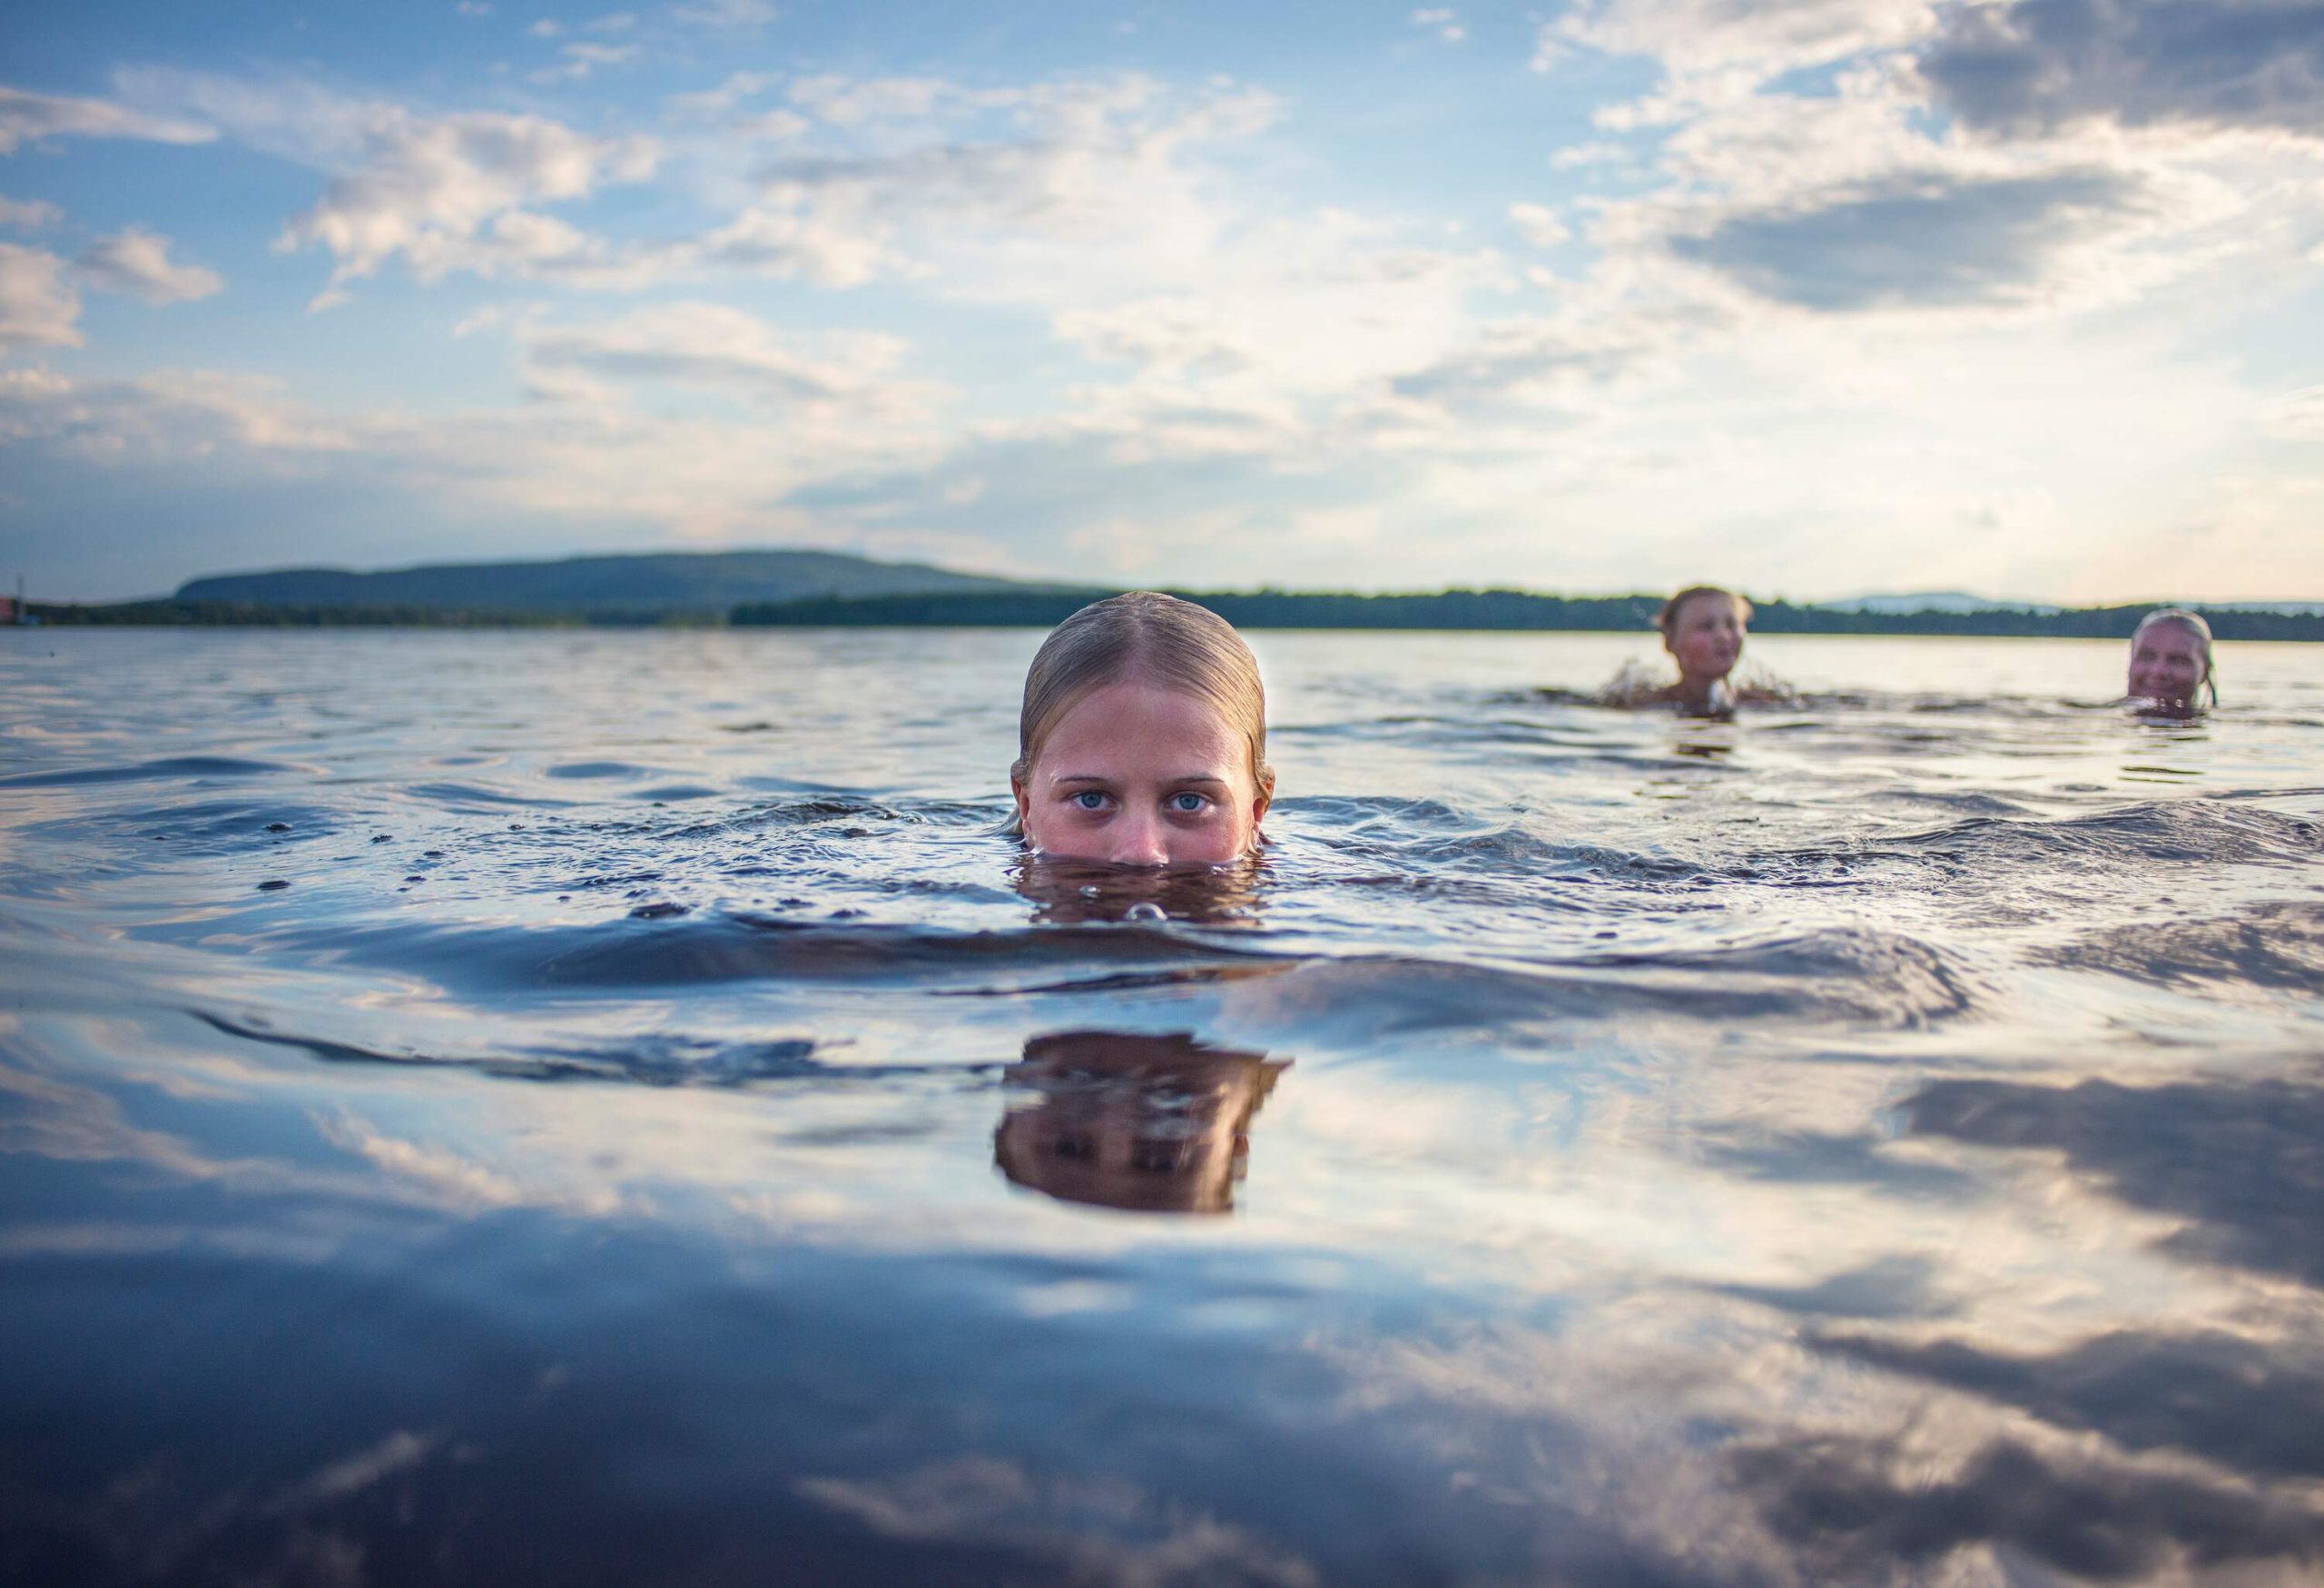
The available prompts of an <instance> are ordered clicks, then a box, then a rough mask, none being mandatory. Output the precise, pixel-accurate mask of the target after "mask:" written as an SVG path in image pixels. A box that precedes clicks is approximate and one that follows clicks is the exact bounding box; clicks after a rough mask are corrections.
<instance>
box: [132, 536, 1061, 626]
mask: <svg viewBox="0 0 2324 1588" xmlns="http://www.w3.org/2000/svg"><path fill="white" fill-rule="evenodd" d="M1039 588H1053V587H1043V586H1037V585H1029V584H1026V583H1025V582H1023V581H1021V580H1018V579H1003V578H994V577H988V576H986V575H982V574H962V573H955V572H953V571H952V570H951V569H950V568H940V567H931V566H930V565H928V564H925V563H910V562H880V561H876V560H874V559H872V558H871V557H853V556H851V555H849V554H847V553H845V552H838V551H783V550H770V551H709V552H657V553H647V554H643V555H628V556H620V555H616V556H605V557H564V558H560V559H558V560H556V561H550V562H471V563H429V564H425V565H422V566H420V567H405V568H382V569H379V570H377V571H374V572H369V573H365V572H359V571H357V570H355V569H352V568H333V567H310V568H274V569H270V570H267V571H264V572H261V573H247V574H218V575H213V576H211V577H205V578H199V579H190V580H188V581H187V582H186V583H184V584H182V585H181V586H179V587H178V590H177V594H176V596H175V597H174V599H176V600H178V601H180V602H185V603H190V604H191V603H216V604H219V605H223V606H234V607H331V608H375V609H386V608H396V609H402V610H429V611H463V612H507V613H574V614H579V615H584V616H588V615H599V616H602V615H609V614H622V613H634V614H637V615H639V616H646V615H655V616H669V615H674V614H686V613H698V614H701V615H703V616H714V615H724V613H725V612H726V611H728V610H729V609H730V608H732V607H735V606H738V605H743V604H746V603H751V602H782V601H803V600H816V599H839V600H850V599H860V598H862V597H874V596H923V595H950V594H962V593H966V592H970V591H1004V590H1027V589H1039Z"/></svg>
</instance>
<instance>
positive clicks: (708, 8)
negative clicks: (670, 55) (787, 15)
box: [670, 0, 777, 27]
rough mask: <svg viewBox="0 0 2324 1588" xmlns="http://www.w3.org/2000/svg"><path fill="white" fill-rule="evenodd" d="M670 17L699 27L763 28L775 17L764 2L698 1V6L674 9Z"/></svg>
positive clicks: (774, 13) (770, 8) (741, 0)
mask: <svg viewBox="0 0 2324 1588" xmlns="http://www.w3.org/2000/svg"><path fill="white" fill-rule="evenodd" d="M670 15H671V16H672V17H673V18H675V20H677V21H679V22H691V23H694V24H695V25H698V26H701V27H763V26H765V25H767V24H768V23H770V22H773V20H774V19H775V16H776V15H777V13H776V11H775V8H774V7H773V6H772V5H768V4H767V3H766V0H700V3H699V4H695V5H679V6H675V7H674V8H673V9H672V10H671V12H670Z"/></svg>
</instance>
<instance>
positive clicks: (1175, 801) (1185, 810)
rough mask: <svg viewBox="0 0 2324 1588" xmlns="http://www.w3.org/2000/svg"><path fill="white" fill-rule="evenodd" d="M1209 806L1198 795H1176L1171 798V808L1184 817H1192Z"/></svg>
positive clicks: (1207, 802) (1206, 801)
mask: <svg viewBox="0 0 2324 1588" xmlns="http://www.w3.org/2000/svg"><path fill="white" fill-rule="evenodd" d="M1208 804H1210V802H1209V801H1208V800H1206V799H1205V798H1203V797H1202V795H1200V794H1172V795H1171V796H1170V808H1171V809H1172V810H1174V811H1177V812H1178V813H1179V814H1182V815H1188V816H1191V815H1193V814H1195V813H1196V812H1197V811H1200V810H1202V809H1203V808H1204V807H1205V806H1206V805H1208Z"/></svg>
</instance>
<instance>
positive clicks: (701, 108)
mask: <svg viewBox="0 0 2324 1588" xmlns="http://www.w3.org/2000/svg"><path fill="white" fill-rule="evenodd" d="M781 81H782V79H781V78H780V77H778V76H777V75H776V74H773V73H772V72H736V73H733V74H730V75H729V76H728V77H727V78H726V80H725V81H724V82H723V83H721V84H719V85H718V86H717V87H715V88H705V89H701V90H698V91H696V92H694V93H692V94H672V95H670V96H669V97H668V98H667V99H665V100H664V101H663V102H662V108H663V109H665V110H666V111H668V112H669V113H671V114H672V115H674V116H685V117H690V118H700V119H702V120H705V121H707V120H713V119H715V118H716V117H719V116H723V115H724V114H726V113H728V112H729V111H731V110H733V109H734V107H735V106H736V105H738V104H742V103H743V101H744V100H746V99H748V98H750V97H751V96H752V95H753V94H763V93H764V92H765V91H766V90H767V89H769V88H772V87H773V86H774V84H777V83H779V82H781Z"/></svg>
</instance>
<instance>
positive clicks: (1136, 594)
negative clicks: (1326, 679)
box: [1009, 590, 1275, 792]
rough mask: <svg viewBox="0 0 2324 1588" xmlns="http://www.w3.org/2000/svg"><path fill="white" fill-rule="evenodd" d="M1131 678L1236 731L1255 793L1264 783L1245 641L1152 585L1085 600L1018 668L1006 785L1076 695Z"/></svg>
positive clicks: (1255, 678) (1258, 709)
mask: <svg viewBox="0 0 2324 1588" xmlns="http://www.w3.org/2000/svg"><path fill="white" fill-rule="evenodd" d="M1133 680H1135V681H1137V682H1140V683H1150V684H1158V685H1161V686H1164V687H1165V688H1168V689H1175V690H1177V691H1178V692H1180V693H1181V694H1185V695H1192V696H1193V697H1194V698H1195V699H1196V700H1198V701H1200V702H1202V704H1204V705H1207V706H1208V707H1210V709H1211V710H1213V711H1215V712H1216V713H1217V714H1218V716H1219V719H1220V720H1221V721H1222V722H1225V723H1226V724H1228V725H1231V726H1233V727H1236V728H1240V729H1241V730H1242V733H1243V740H1244V743H1245V745H1247V746H1248V748H1249V750H1250V756H1251V781H1252V783H1253V784H1255V785H1256V787H1257V788H1258V789H1259V790H1261V791H1262V792H1265V790H1267V789H1268V788H1269V787H1270V786H1271V785H1272V784H1274V782H1275V771H1274V769H1273V768H1272V767H1270V766H1268V765H1267V702H1266V692H1265V690H1264V689H1262V688H1261V687H1260V685H1259V664H1258V660H1257V658H1256V657H1255V656H1252V655H1251V647H1250V646H1246V645H1245V644H1244V643H1243V636H1241V635H1239V634H1236V632H1235V626H1234V625H1233V624H1231V623H1229V622H1227V621H1226V619H1225V618H1224V617H1221V616H1218V614H1216V612H1213V611H1211V610H1209V609H1208V608H1207V607H1197V606H1196V605H1195V604H1194V603H1193V602H1191V601H1181V600H1179V599H1178V598H1177V597H1176V596H1165V595H1163V594H1162V593H1161V592H1160V591H1158V590H1132V591H1130V592H1129V593H1128V594H1127V595H1122V596H1113V597H1108V598H1107V599H1105V600H1103V601H1092V602H1091V603H1090V604H1089V605H1088V606H1087V607H1083V608H1082V609H1081V610H1080V611H1078V612H1077V613H1075V614H1074V615H1073V616H1070V617H1068V618H1067V619H1066V620H1065V621H1064V622H1063V623H1060V624H1059V625H1058V626H1056V627H1055V628H1053V629H1051V630H1049V638H1047V639H1045V640H1043V641H1042V642H1041V648H1040V649H1039V651H1038V652H1036V653H1035V654H1034V656H1033V665H1032V666H1031V667H1029V668H1028V669H1027V670H1026V673H1025V705H1024V707H1023V709H1022V710H1021V711H1020V712H1019V714H1018V717H1017V762H1016V764H1014V765H1013V766H1011V767H1009V782H1010V783H1012V784H1018V785H1019V786H1022V784H1024V781H1025V779H1026V777H1027V776H1028V775H1029V774H1030V773H1031V772H1032V770H1033V757H1034V756H1035V755H1038V754H1039V751H1040V747H1041V741H1042V740H1043V739H1045V738H1047V737H1048V736H1049V730H1050V729H1051V728H1053V727H1055V726H1056V725H1057V722H1058V719H1059V717H1061V716H1063V715H1065V714H1066V713H1067V712H1068V711H1070V710H1072V709H1073V707H1074V705H1076V703H1078V701H1079V700H1080V699H1081V698H1082V696H1084V695H1088V694H1089V693H1090V692H1091V691H1092V690H1098V689H1103V688H1105V687H1106V686H1108V685H1112V684H1122V683H1128V682H1130V681H1133Z"/></svg>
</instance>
